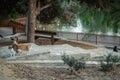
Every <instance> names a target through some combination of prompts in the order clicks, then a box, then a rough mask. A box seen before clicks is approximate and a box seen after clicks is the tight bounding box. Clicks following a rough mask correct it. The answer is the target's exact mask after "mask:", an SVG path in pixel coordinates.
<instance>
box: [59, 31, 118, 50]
mask: <svg viewBox="0 0 120 80" xmlns="http://www.w3.org/2000/svg"><path fill="white" fill-rule="evenodd" d="M57 36H58V37H62V38H66V39H69V40H77V41H86V42H90V43H94V44H99V45H105V46H106V47H114V46H118V47H119V48H120V36H112V35H100V34H85V33H73V32H57Z"/></svg>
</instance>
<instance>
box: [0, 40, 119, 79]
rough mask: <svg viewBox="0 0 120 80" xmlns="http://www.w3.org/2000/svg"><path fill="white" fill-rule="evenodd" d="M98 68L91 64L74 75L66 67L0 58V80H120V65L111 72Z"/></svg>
mask: <svg viewBox="0 0 120 80" xmlns="http://www.w3.org/2000/svg"><path fill="white" fill-rule="evenodd" d="M40 43H41V42H37V43H36V44H40ZM48 43H49V42H48ZM2 44H3V43H2ZM8 44H9V43H7V45H8ZM49 44H50V43H49ZM4 45H6V44H4ZM4 45H2V46H4ZM87 48H88V47H87ZM99 69H100V67H99V66H98V65H91V66H88V67H87V68H85V71H84V72H81V73H78V74H77V75H76V74H70V71H69V70H68V69H66V68H36V67H28V66H25V65H24V64H8V63H6V61H5V60H4V59H2V58H0V80H120V67H118V68H116V69H115V70H114V71H111V72H102V71H100V70H99Z"/></svg>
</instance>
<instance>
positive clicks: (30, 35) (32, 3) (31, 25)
mask: <svg viewBox="0 0 120 80" xmlns="http://www.w3.org/2000/svg"><path fill="white" fill-rule="evenodd" d="M35 8H36V0H29V11H28V30H27V41H28V42H30V43H34V42H35V40H34V36H35V23H36V14H35Z"/></svg>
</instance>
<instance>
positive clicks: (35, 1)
mask: <svg viewBox="0 0 120 80" xmlns="http://www.w3.org/2000/svg"><path fill="white" fill-rule="evenodd" d="M53 1H54V0H51V1H50V2H49V3H48V4H46V5H43V6H41V5H40V0H29V3H28V8H29V11H28V33H27V40H28V42H32V43H34V42H35V41H34V36H35V23H36V17H37V16H38V15H39V14H40V12H41V11H42V10H44V9H45V8H48V7H50V6H51V5H52V3H53Z"/></svg>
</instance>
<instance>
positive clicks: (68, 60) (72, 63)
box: [62, 55, 86, 72]
mask: <svg viewBox="0 0 120 80" xmlns="http://www.w3.org/2000/svg"><path fill="white" fill-rule="evenodd" d="M62 60H63V61H64V63H65V64H67V65H68V66H69V68H70V70H71V72H73V70H74V71H79V70H83V69H84V68H85V66H86V63H85V61H83V60H77V59H75V58H74V57H70V56H66V55H63V56H62Z"/></svg>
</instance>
